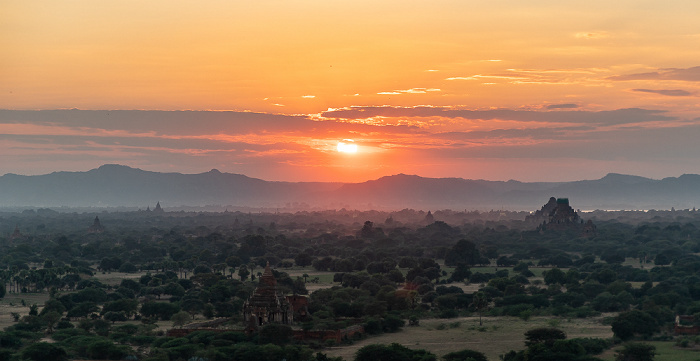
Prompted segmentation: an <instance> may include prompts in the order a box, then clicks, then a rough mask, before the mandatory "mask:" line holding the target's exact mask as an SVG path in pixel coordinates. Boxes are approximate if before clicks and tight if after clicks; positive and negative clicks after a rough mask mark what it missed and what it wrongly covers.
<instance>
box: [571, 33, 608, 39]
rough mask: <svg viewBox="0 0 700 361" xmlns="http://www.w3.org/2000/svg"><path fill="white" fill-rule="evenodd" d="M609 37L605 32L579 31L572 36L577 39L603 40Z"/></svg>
mask: <svg viewBox="0 0 700 361" xmlns="http://www.w3.org/2000/svg"><path fill="white" fill-rule="evenodd" d="M609 36H610V35H609V34H608V33H607V32H605V31H581V32H578V33H575V34H574V37H575V38H577V39H604V38H607V37H609Z"/></svg>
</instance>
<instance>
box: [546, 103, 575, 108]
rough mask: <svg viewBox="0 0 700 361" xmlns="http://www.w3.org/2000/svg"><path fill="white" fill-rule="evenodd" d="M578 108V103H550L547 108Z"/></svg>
mask: <svg viewBox="0 0 700 361" xmlns="http://www.w3.org/2000/svg"><path fill="white" fill-rule="evenodd" d="M575 108H578V104H570V103H569V104H550V105H548V106H547V109H575Z"/></svg>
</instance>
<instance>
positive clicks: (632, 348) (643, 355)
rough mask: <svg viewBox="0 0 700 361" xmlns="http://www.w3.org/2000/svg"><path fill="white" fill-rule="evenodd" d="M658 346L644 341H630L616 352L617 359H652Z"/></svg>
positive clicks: (628, 360) (625, 360) (619, 360)
mask: <svg viewBox="0 0 700 361" xmlns="http://www.w3.org/2000/svg"><path fill="white" fill-rule="evenodd" d="M654 355H656V347H655V346H653V345H647V344H644V343H628V344H626V345H625V347H624V348H623V349H622V350H620V351H618V352H617V353H616V354H615V360H616V361H652V360H654Z"/></svg>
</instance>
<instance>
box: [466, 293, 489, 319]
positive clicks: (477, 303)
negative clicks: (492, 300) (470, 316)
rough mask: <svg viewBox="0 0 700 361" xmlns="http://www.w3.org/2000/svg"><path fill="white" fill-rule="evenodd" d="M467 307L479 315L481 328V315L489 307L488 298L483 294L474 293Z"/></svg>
mask: <svg viewBox="0 0 700 361" xmlns="http://www.w3.org/2000/svg"><path fill="white" fill-rule="evenodd" d="M469 306H471V307H472V308H473V309H474V310H476V312H478V313H479V326H483V325H484V323H483V322H482V321H481V315H482V314H483V313H484V311H485V310H486V309H487V308H488V306H489V298H488V296H487V295H486V294H485V293H483V292H476V293H474V296H473V297H472V303H471V305H469Z"/></svg>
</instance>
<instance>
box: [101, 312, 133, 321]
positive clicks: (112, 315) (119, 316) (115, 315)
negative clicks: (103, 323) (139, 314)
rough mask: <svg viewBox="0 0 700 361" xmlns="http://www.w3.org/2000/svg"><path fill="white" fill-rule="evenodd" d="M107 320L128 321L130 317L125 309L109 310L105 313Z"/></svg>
mask: <svg viewBox="0 0 700 361" xmlns="http://www.w3.org/2000/svg"><path fill="white" fill-rule="evenodd" d="M102 317H104V319H105V320H107V321H110V322H112V324H114V323H115V322H117V321H126V320H128V318H127V317H126V314H125V313H124V312H123V311H117V312H114V311H109V312H106V313H105V314H104V316H102Z"/></svg>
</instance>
